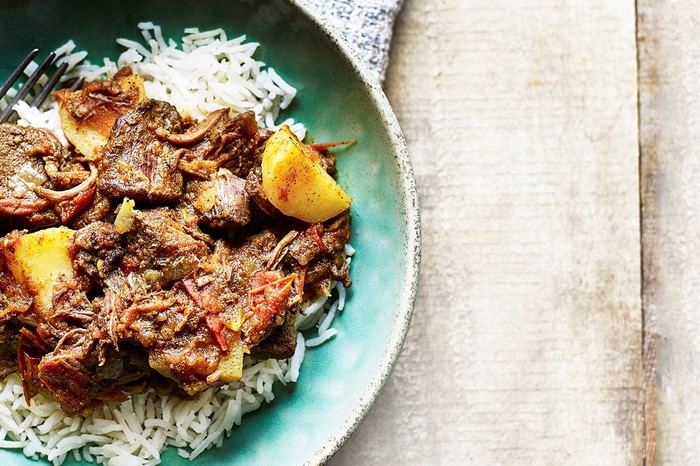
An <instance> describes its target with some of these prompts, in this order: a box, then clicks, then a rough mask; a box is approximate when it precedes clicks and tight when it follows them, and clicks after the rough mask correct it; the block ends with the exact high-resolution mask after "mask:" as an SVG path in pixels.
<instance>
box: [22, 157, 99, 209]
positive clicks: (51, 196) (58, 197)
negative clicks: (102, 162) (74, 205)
mask: <svg viewBox="0 0 700 466" xmlns="http://www.w3.org/2000/svg"><path fill="white" fill-rule="evenodd" d="M88 165H89V166H90V176H88V177H87V178H86V179H85V181H83V182H82V183H80V184H79V185H76V186H74V187H72V188H70V189H66V190H65V191H55V190H53V189H46V188H42V187H36V188H34V192H35V193H36V194H37V196H39V197H41V198H43V199H48V200H49V201H53V202H56V203H58V202H62V201H66V200H68V199H72V198H74V197H75V196H77V195H78V194H80V193H81V192H83V191H85V190H87V189H89V188H90V187H91V186H92V185H93V184H95V181H96V180H97V167H95V164H94V163H93V162H92V161H88Z"/></svg>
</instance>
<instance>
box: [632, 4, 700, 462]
mask: <svg viewBox="0 0 700 466" xmlns="http://www.w3.org/2000/svg"><path fill="white" fill-rule="evenodd" d="M639 11H640V13H641V14H640V32H641V31H644V30H646V31H647V36H646V44H644V45H645V47H646V48H647V49H648V52H647V54H646V59H645V60H643V61H642V62H641V63H642V65H643V66H642V67H641V73H640V114H641V115H642V119H641V121H642V123H643V124H642V126H641V136H642V137H641V142H642V160H643V163H642V168H643V174H651V175H652V176H651V177H649V178H647V179H646V182H645V183H644V184H643V185H642V187H643V193H644V192H646V193H647V197H646V198H643V200H645V199H646V201H645V204H646V205H647V206H646V207H645V218H646V219H648V227H649V229H650V231H649V235H648V237H647V238H646V240H645V243H644V246H645V248H646V249H647V250H648V251H650V254H651V258H650V262H651V266H652V269H648V271H649V274H650V275H653V279H654V282H655V287H654V288H655V295H654V296H653V297H652V298H653V299H652V302H651V304H652V306H650V307H649V308H648V310H647V311H648V312H647V315H648V318H647V320H650V321H652V323H653V324H654V327H655V328H652V329H649V330H650V331H655V335H654V334H651V335H649V336H650V337H653V338H655V341H656V362H657V365H656V387H655V389H656V390H655V395H656V397H655V408H656V420H657V435H656V440H657V443H656V445H655V453H656V464H663V465H675V464H678V465H686V464H695V463H697V462H698V458H700V422H698V410H699V409H700V388H699V387H700V331H699V330H700V288H699V287H698V284H699V283H700V261H698V260H697V259H696V257H697V255H698V250H699V249H700V235H699V234H698V232H699V231H700V190H699V189H698V179H699V177H700V157H698V147H700V119H699V118H698V116H697V115H700V42H698V40H697V24H698V21H700V2H697V1H688V0H679V1H673V2H669V1H661V2H658V1H651V0H643V1H640V8H639ZM641 45H642V42H640V46H641ZM641 50H644V49H642V48H640V51H641ZM644 123H646V124H644ZM645 178H646V177H645ZM643 180H644V178H643ZM647 211H648V212H647ZM645 307H646V306H645ZM650 396H651V394H650ZM653 402H654V399H650V400H649V402H648V403H647V404H648V405H649V404H650V403H653ZM652 453H653V451H652Z"/></svg>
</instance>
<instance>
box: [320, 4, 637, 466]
mask: <svg viewBox="0 0 700 466" xmlns="http://www.w3.org/2000/svg"><path fill="white" fill-rule="evenodd" d="M391 60H392V62H391V65H390V68H389V72H388V76H387V83H386V89H387V94H388V96H389V98H390V100H391V102H392V104H393V105H394V107H395V110H396V112H397V115H398V117H399V121H400V122H401V124H402V126H403V129H404V131H405V135H406V138H407V141H408V144H409V150H410V152H411V156H412V158H413V161H414V167H415V171H416V177H417V182H418V186H419V192H420V196H421V204H422V219H423V235H424V236H423V238H424V244H423V251H424V253H423V257H424V260H423V267H422V278H421V283H420V287H419V292H418V300H417V306H416V310H415V317H414V320H413V323H412V326H411V329H410V332H409V336H408V340H407V342H406V345H405V348H404V351H403V353H402V355H401V357H400V359H399V362H398V365H397V367H396V370H395V372H394V374H393V376H392V378H391V379H390V381H389V383H388V384H387V385H386V387H385V389H384V391H383V392H382V394H381V396H380V398H379V400H378V401H377V403H376V405H375V406H374V408H373V410H372V411H371V412H370V414H369V416H368V417H367V419H366V420H365V422H364V423H363V424H362V425H361V426H360V428H359V430H358V431H357V432H356V434H355V435H354V436H353V438H351V439H350V441H349V442H348V444H347V445H346V446H345V447H344V448H343V449H342V450H341V451H340V452H339V453H338V454H337V455H336V456H335V457H334V459H333V460H331V464H332V465H335V466H340V465H351V464H352V465H356V464H363V465H365V464H367V465H380V464H381V465H387V464H389V465H399V464H445V465H452V464H475V465H481V464H556V465H561V464H577V465H580V464H596V465H598V464H616V465H620V464H640V463H641V459H642V456H643V450H644V445H643V444H644V423H643V408H644V406H643V401H644V400H643V378H642V373H643V362H642V358H641V355H642V312H641V296H640V289H641V274H640V268H641V259H640V238H639V231H640V223H639V222H640V218H639V165H638V161H639V160H638V159H639V151H638V139H637V128H638V126H637V69H636V44H635V5H634V3H633V2H609V1H607V0H594V1H590V2H561V1H554V0H551V1H546V0H537V1H528V2H511V1H505V0H500V1H492V0H470V1H469V2H463V1H461V0H425V1H418V0H408V1H406V3H405V5H404V10H403V12H402V14H401V16H400V17H399V20H398V23H397V26H396V31H395V36H394V43H393V49H392V55H391Z"/></svg>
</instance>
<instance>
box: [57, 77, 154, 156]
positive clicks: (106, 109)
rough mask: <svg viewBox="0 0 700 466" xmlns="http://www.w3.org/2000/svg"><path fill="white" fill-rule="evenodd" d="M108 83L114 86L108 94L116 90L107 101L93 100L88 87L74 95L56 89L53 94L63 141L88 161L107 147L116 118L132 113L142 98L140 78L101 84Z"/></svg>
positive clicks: (116, 79) (68, 90)
mask: <svg viewBox="0 0 700 466" xmlns="http://www.w3.org/2000/svg"><path fill="white" fill-rule="evenodd" d="M108 82H109V83H113V84H114V85H113V86H112V87H111V89H112V92H115V91H117V90H118V92H117V93H116V94H115V95H113V96H110V97H109V98H104V97H102V98H98V97H95V95H94V94H95V91H94V90H92V89H91V88H90V86H88V88H86V89H83V90H78V91H71V90H70V89H60V90H58V91H56V92H54V96H56V101H57V102H58V114H59V116H60V118H61V128H62V129H63V133H64V134H65V136H66V139H68V140H69V141H70V142H71V144H73V145H74V146H75V149H76V150H77V151H78V152H80V153H81V154H83V155H84V156H86V157H88V158H96V157H98V155H97V154H96V153H95V150H96V149H98V148H100V147H102V146H104V145H105V144H106V143H107V140H108V139H109V135H110V133H111V131H112V126H114V122H115V121H116V120H117V118H119V117H120V116H121V115H123V114H125V113H127V112H129V111H130V110H132V109H134V107H136V105H137V104H138V103H139V102H140V101H142V100H143V99H144V98H145V95H146V94H145V90H144V87H143V78H142V77H141V76H139V75H128V76H117V77H116V78H115V79H114V81H105V83H108ZM99 84H100V83H97V84H94V86H99ZM98 94H99V93H98ZM105 95H108V94H105Z"/></svg>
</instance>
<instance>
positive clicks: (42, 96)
mask: <svg viewBox="0 0 700 466" xmlns="http://www.w3.org/2000/svg"><path fill="white" fill-rule="evenodd" d="M66 69H68V63H67V62H63V63H61V66H59V67H58V69H57V70H56V72H55V73H54V74H52V75H51V77H50V78H49V80H48V81H47V83H46V84H45V85H44V87H43V89H42V90H41V92H39V93H38V94H37V95H36V97H34V100H32V103H31V104H29V106H30V107H37V108H39V106H41V104H43V103H44V100H46V98H47V97H48V96H49V94H50V93H51V91H53V88H54V86H56V83H57V82H58V80H59V79H61V76H63V73H65V72H66Z"/></svg>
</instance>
